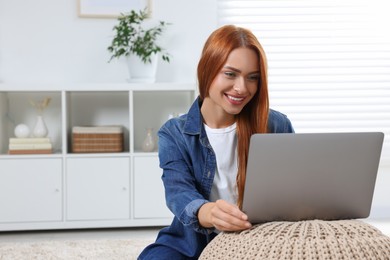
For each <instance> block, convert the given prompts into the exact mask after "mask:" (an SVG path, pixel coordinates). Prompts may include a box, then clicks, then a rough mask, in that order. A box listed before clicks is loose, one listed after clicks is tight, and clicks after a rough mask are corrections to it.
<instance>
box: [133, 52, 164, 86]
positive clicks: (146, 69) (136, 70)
mask: <svg viewBox="0 0 390 260" xmlns="http://www.w3.org/2000/svg"><path fill="white" fill-rule="evenodd" d="M151 60H152V63H144V62H143V61H142V60H141V59H140V58H139V57H138V56H136V55H129V56H128V57H127V66H128V70H129V82H142V83H153V82H155V81H156V72H157V64H158V54H152V56H151Z"/></svg>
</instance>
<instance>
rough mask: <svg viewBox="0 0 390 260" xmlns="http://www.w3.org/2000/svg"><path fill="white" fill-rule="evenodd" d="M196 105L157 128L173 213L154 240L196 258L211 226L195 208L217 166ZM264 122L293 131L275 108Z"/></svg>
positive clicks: (206, 196)
mask: <svg viewBox="0 0 390 260" xmlns="http://www.w3.org/2000/svg"><path fill="white" fill-rule="evenodd" d="M200 106H201V103H200V100H199V98H197V99H196V101H195V102H194V103H193V105H192V106H191V108H190V110H189V112H188V114H185V115H183V116H181V117H178V118H173V119H170V120H169V121H167V122H166V123H165V124H164V125H163V126H162V127H161V128H160V130H159V131H158V136H159V159H160V167H161V168H162V169H163V174H162V180H163V183H164V187H165V199H166V203H167V206H168V208H169V209H170V210H171V211H172V212H173V214H174V215H175V217H174V219H173V222H172V224H171V226H169V227H166V228H164V229H162V230H161V231H160V233H159V235H158V237H157V240H156V242H155V244H156V245H161V246H163V245H165V246H167V247H170V248H172V249H174V250H176V251H179V252H180V253H181V254H183V255H185V256H186V257H187V258H188V259H191V258H193V259H197V257H199V255H200V253H201V252H202V250H203V249H204V247H205V246H206V245H207V243H208V242H210V241H211V239H212V238H213V237H214V236H215V233H214V232H213V229H206V228H203V227H202V226H200V224H199V220H198V217H197V214H198V210H199V208H200V207H201V206H202V205H203V204H205V203H207V202H209V200H208V199H209V196H210V191H211V187H212V185H213V180H214V174H215V171H216V167H217V164H216V157H215V154H214V152H213V150H212V148H211V145H210V143H209V141H208V138H207V135H206V132H205V129H204V126H203V119H202V115H201V112H200ZM268 125H269V132H271V133H292V132H294V130H293V127H292V125H291V122H290V120H289V119H288V118H287V117H286V116H285V115H284V114H282V113H280V112H277V111H275V110H270V114H269V122H268ZM151 246H152V245H151ZM147 250H148V248H146V249H145V251H147ZM141 256H142V255H141ZM140 259H141V258H140Z"/></svg>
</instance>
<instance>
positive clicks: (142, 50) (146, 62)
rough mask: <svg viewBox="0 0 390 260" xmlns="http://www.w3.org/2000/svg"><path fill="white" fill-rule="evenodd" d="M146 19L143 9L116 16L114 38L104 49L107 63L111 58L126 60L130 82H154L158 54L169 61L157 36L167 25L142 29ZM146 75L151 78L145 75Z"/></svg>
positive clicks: (160, 23) (162, 22) (163, 23)
mask: <svg viewBox="0 0 390 260" xmlns="http://www.w3.org/2000/svg"><path fill="white" fill-rule="evenodd" d="M147 17H148V12H147V10H146V9H144V10H140V11H138V12H136V11H134V10H131V11H130V12H129V13H122V14H121V16H120V17H118V21H119V23H118V24H117V25H116V26H114V28H113V30H114V31H115V36H114V38H113V40H112V42H111V45H110V46H109V47H108V48H107V49H108V51H109V52H110V53H111V58H110V60H109V62H110V61H111V60H113V59H114V58H121V57H126V58H127V60H128V64H129V73H130V80H131V81H154V77H155V72H156V69H157V57H158V54H161V57H162V59H163V60H164V61H166V62H169V54H168V53H167V52H165V51H164V49H163V48H162V47H160V46H159V45H158V44H157V39H158V37H159V36H160V35H161V34H162V33H163V32H164V30H165V29H166V27H167V26H168V25H169V24H168V23H166V22H164V21H160V22H159V24H158V25H157V26H154V27H152V28H149V29H145V28H143V26H144V20H145V19H146V18H147ZM133 69H136V70H137V71H138V72H137V71H133ZM137 73H141V74H140V75H138V74H137ZM148 73H152V74H153V75H151V76H148V75H147V74H148Z"/></svg>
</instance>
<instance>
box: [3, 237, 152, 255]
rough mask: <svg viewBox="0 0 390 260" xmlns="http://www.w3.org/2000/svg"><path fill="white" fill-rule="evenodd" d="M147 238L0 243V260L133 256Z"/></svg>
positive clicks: (145, 244)
mask: <svg viewBox="0 0 390 260" xmlns="http://www.w3.org/2000/svg"><path fill="white" fill-rule="evenodd" d="M152 242H153V240H150V239H113V240H74V241H45V242H17V243H0V259H1V260H19V259H20V260H22V259H23V260H25V259H28V260H30V259H31V260H32V259H36V260H41V259H42V260H59V259H61V260H62V259H72V260H73V259H88V260H89V259H90V260H103V259H104V260H109V259H115V260H117V259H118V260H120V259H126V260H129V259H137V256H138V255H139V253H140V252H141V251H142V249H143V248H144V247H145V246H147V245H148V244H150V243H152Z"/></svg>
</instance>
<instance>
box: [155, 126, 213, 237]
mask: <svg viewBox="0 0 390 260" xmlns="http://www.w3.org/2000/svg"><path fill="white" fill-rule="evenodd" d="M158 135H159V159H160V167H161V168H162V169H163V175H162V180H163V183H164V187H165V199H166V203H167V206H168V208H169V209H170V210H171V211H172V213H173V214H174V215H175V216H176V217H177V218H178V220H179V221H180V222H181V223H183V225H185V226H191V227H192V228H193V229H194V230H196V231H198V232H201V233H205V234H207V233H210V230H207V229H206V228H205V227H202V226H201V225H200V224H199V220H198V211H199V208H200V207H201V206H202V205H204V204H205V203H207V202H209V201H208V200H206V199H205V198H204V196H203V195H202V194H201V193H200V192H199V187H200V185H201V183H200V182H201V180H200V177H199V176H198V177H196V176H195V175H196V174H195V172H194V171H195V169H194V165H193V163H192V162H193V160H194V158H191V156H193V155H192V154H191V152H190V151H189V149H194V150H196V149H197V147H189V144H188V140H186V138H185V137H184V136H183V135H184V134H183V133H182V132H181V131H180V130H179V128H178V126H177V125H175V124H174V123H173V122H172V121H171V122H169V121H168V122H167V123H166V124H165V125H164V126H163V127H161V129H160V130H159V132H158ZM195 159H197V163H199V164H202V163H204V162H202V161H199V160H201V159H200V158H195ZM199 174H200V175H201V174H202V173H198V175H199Z"/></svg>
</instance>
